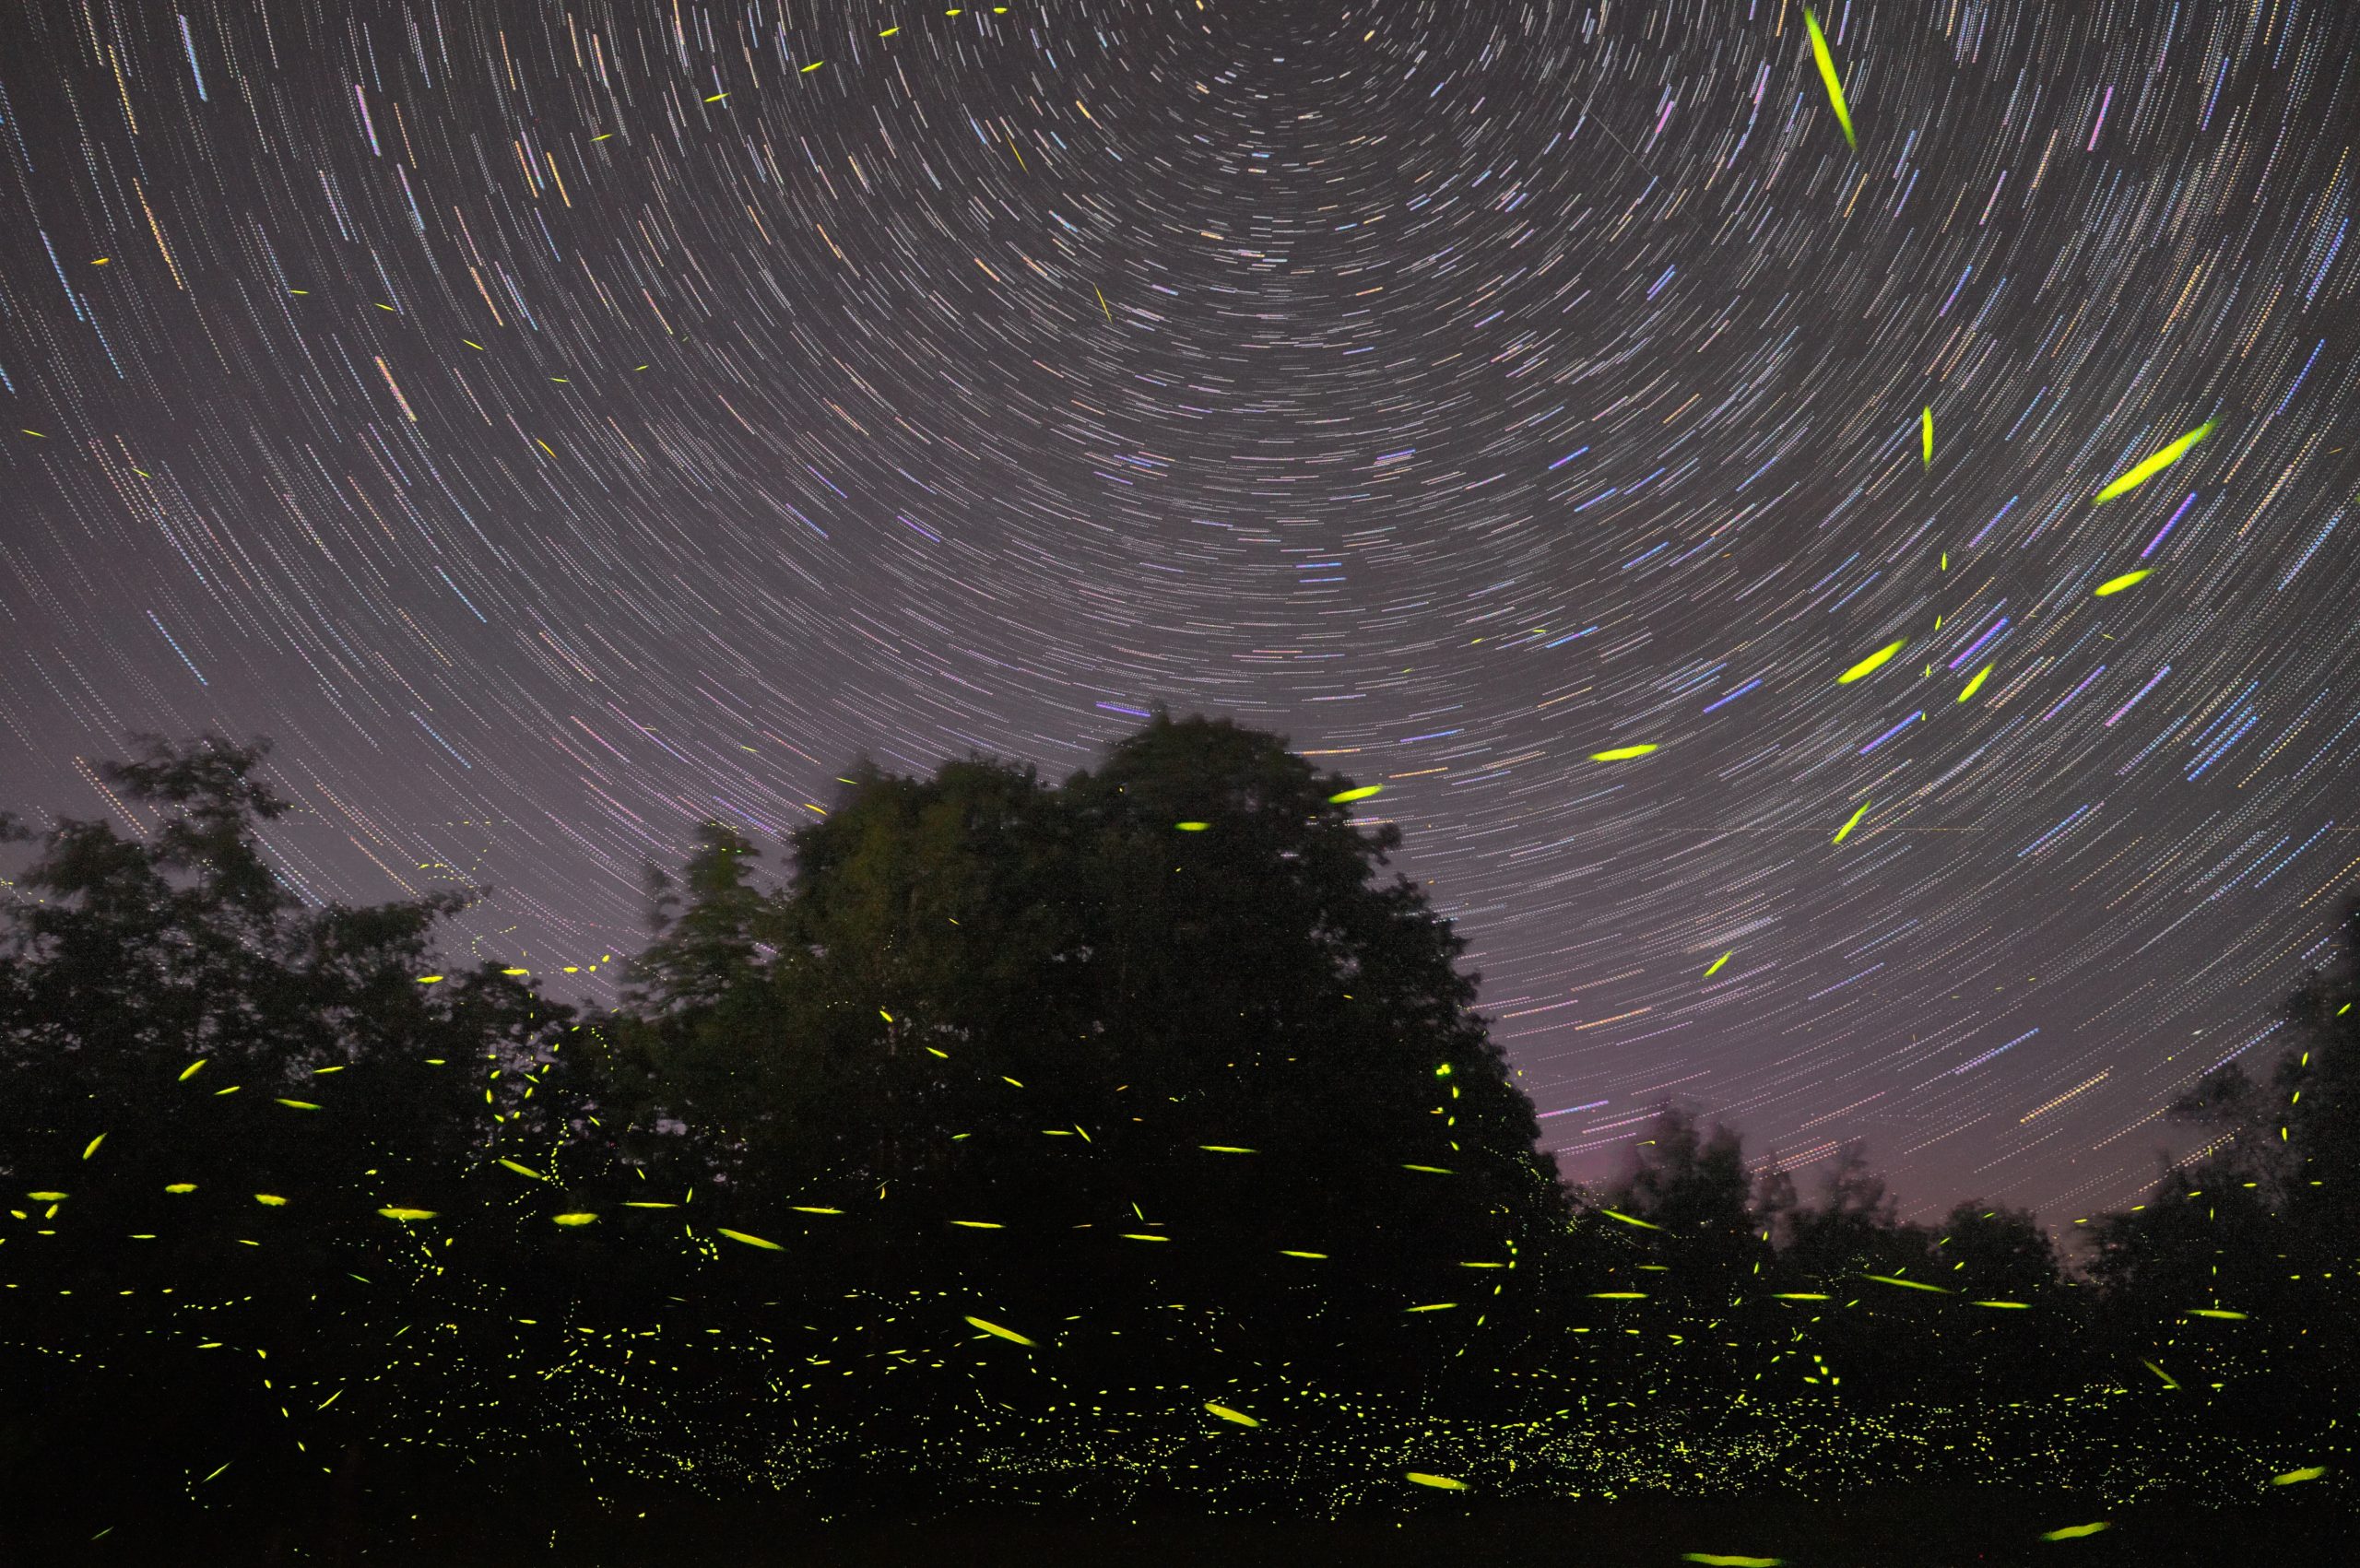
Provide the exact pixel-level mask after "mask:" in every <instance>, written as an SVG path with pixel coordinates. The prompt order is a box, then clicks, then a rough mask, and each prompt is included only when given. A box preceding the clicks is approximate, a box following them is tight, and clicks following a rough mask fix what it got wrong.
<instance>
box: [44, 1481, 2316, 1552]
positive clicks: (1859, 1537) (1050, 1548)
mask: <svg viewBox="0 0 2360 1568" xmlns="http://www.w3.org/2000/svg"><path fill="white" fill-rule="evenodd" d="M431 1501H432V1500H431V1498H419V1499H415V1500H413V1503H414V1504H415V1506H416V1507H417V1508H418V1511H419V1515H420V1517H419V1519H418V1520H417V1521H415V1522H413V1521H411V1520H408V1519H406V1518H401V1517H399V1516H398V1511H396V1512H395V1513H387V1512H386V1511H384V1510H383V1509H372V1510H370V1512H371V1513H372V1514H377V1515H380V1516H379V1517H375V1518H368V1519H363V1518H356V1517H353V1516H350V1515H348V1516H347V1517H346V1518H345V1519H343V1520H330V1519H326V1518H313V1519H306V1518H301V1517H288V1516H284V1515H281V1516H278V1517H275V1518H274V1517H270V1516H267V1515H265V1514H256V1513H254V1512H252V1511H250V1510H241V1511H240V1512H241V1516H240V1517H238V1518H235V1519H228V1518H217V1519H213V1520H207V1519H206V1518H205V1517H204V1516H203V1515H197V1514H195V1512H194V1511H190V1512H187V1513H183V1514H179V1515H171V1514H163V1515H153V1516H150V1517H148V1518H146V1519H136V1518H135V1519H126V1520H124V1522H123V1523H121V1524H119V1525H117V1527H115V1528H114V1529H113V1530H112V1532H111V1533H110V1534H108V1535H107V1536H106V1537H104V1538H102V1539H99V1540H96V1541H92V1540H89V1539H88V1537H87V1536H84V1535H83V1534H81V1532H80V1530H79V1528H78V1527H76V1528H75V1529H74V1530H73V1532H72V1534H71V1535H70V1536H68V1535H65V1534H62V1533H58V1532H54V1531H50V1530H43V1531H42V1532H41V1536H40V1537H39V1538H38V1539H35V1538H30V1537H28V1536H27V1535H25V1534H23V1533H21V1527H23V1526H25V1524H26V1523H27V1521H26V1520H24V1519H23V1518H22V1517H21V1516H19V1517H18V1519H17V1520H14V1521H11V1524H13V1525H14V1526H16V1527H18V1529H19V1533H16V1534H15V1535H14V1538H13V1539H12V1536H11V1532H10V1531H9V1530H7V1529H6V1528H0V1561H6V1562H8V1563H10V1564H12V1565H16V1564H24V1565H27V1568H30V1565H33V1564H40V1565H42V1568H46V1565H47V1564H50V1563H59V1564H65V1563H83V1562H89V1563H101V1562H122V1563H134V1562H136V1563H139V1564H141V1568H148V1565H151V1564H154V1563H158V1562H171V1563H223V1564H230V1563H255V1564H265V1563H290V1564H291V1563H324V1564H361V1563H371V1564H375V1563H384V1564H389V1565H400V1568H428V1565H432V1568H495V1565H497V1568H513V1565H518V1564H525V1563H531V1562H544V1563H548V1564H550V1565H551V1568H655V1565H658V1564H661V1565H663V1568H689V1565H694V1568H741V1565H742V1568H756V1565H764V1568H770V1565H776V1568H806V1565H808V1568H854V1565H860V1568H869V1565H878V1568H883V1565H888V1564H891V1565H896V1568H898V1565H902V1564H913V1565H915V1564H926V1565H933V1564H944V1565H948V1568H994V1565H997V1564H1019V1563H1021V1564H1025V1565H1027V1568H1033V1565H1039V1564H1066V1563H1075V1564H1091V1563H1107V1564H1120V1565H1126V1568H1127V1565H1133V1564H1136V1565H1138V1568H1179V1565H1182V1564H1189V1565H1194V1564H1206V1565H1214V1564H1218V1565H1220V1568H1265V1565H1268V1568H1320V1565H1324V1564H1331V1563H1332V1564H1338V1565H1339V1568H1343V1565H1349V1568H1396V1565H1400V1568H1408V1565H1410V1564H1417V1565H1419V1568H1430V1565H1437V1564H1443V1565H1447V1564H1456V1563H1476V1564H1481V1565H1482V1568H1528V1565H1529V1568H1540V1565H1541V1564H1547V1565H1549V1568H1680V1565H1681V1564H1683V1563H1684V1562H1687V1561H1688V1560H1687V1559H1686V1558H1685V1557H1684V1555H1683V1554H1685V1553H1688V1552H1707V1553H1716V1554H1725V1555H1729V1556H1740V1557H1750V1558H1757V1559H1759V1558H1777V1559H1783V1560H1784V1561H1785V1562H1788V1563H1789V1564H1791V1565H1792V1568H1953V1565H1958V1568H1965V1565H1969V1564H1974V1565H1988V1568H2005V1565H2008V1564H2014V1563H2027V1564H2059V1565H2066V1564H2071V1565H2077V1568H2114V1565H2127V1564H2132V1563H2137V1564H2141V1565H2142V1568H2171V1565H2177V1564H2200V1563H2201V1564H2222V1565H2224V1568H2247V1565H2254V1568H2260V1565H2262V1564H2268V1565H2270V1568H2343V1565H2346V1564H2360V1534H2355V1533H2354V1530H2353V1528H2352V1526H2353V1520H2352V1518H2351V1516H2350V1515H2347V1514H2345V1513H2343V1512H2342V1510H2341V1508H2340V1506H2339V1503H2340V1497H2339V1496H2337V1495H2334V1494H2331V1493H2330V1492H2329V1491H2327V1489H2324V1488H2321V1489H2318V1490H2317V1491H2315V1492H2313V1493H2312V1494H2311V1495H2307V1496H2302V1495H2296V1494H2295V1493H2294V1492H2293V1491H2290V1492H2288V1493H2287V1494H2285V1495H2283V1496H2273V1497H2271V1498H2268V1499H2265V1500H2263V1501H2262V1502H2260V1503H2248V1504H2246V1505H2243V1506H2224V1507H2220V1508H2200V1507H2197V1506H2194V1505H2193V1504H2190V1503H2168V1504H2154V1505H2149V1506H2144V1507H2128V1508H2119V1509H2108V1508H2106V1506H2104V1505H2103V1504H2102V1503H2094V1502H2091V1501H2088V1500H2086V1499H2077V1498H2074V1497H2072V1496H2071V1495H2070V1494H2064V1493H2058V1494H2050V1495H2035V1494H2030V1493H2023V1492H2001V1491H1976V1490H1972V1489H1958V1490H1949V1491H1942V1490H1935V1489H1929V1488H1924V1487H1913V1488H1908V1489H1906V1490H1905V1489H1898V1488H1896V1489H1894V1490H1893V1491H1882V1492H1880V1491H1868V1492H1863V1493H1860V1494H1858V1495H1856V1496H1855V1497H1853V1498H1851V1499H1850V1500H1848V1501H1842V1502H1837V1503H1801V1502H1798V1501H1796V1500H1794V1499H1791V1498H1771V1499H1762V1500H1754V1501H1748V1500H1743V1499H1694V1498H1688V1499H1676V1498H1675V1499H1652V1498H1634V1499H1629V1500H1625V1501H1622V1502H1618V1503H1575V1502H1560V1503H1546V1502H1531V1503H1518V1502H1510V1501H1501V1500H1496V1499H1493V1500H1486V1499H1482V1498H1467V1497H1459V1496H1455V1495H1450V1494H1444V1493H1434V1494H1432V1495H1431V1496H1418V1497H1413V1498H1410V1499H1406V1500H1405V1503H1406V1505H1405V1506H1401V1507H1398V1508H1393V1509H1376V1508H1371V1509H1369V1510H1366V1511H1363V1512H1362V1513H1360V1514H1357V1515H1348V1516H1346V1517H1344V1518H1342V1519H1339V1520H1337V1521H1334V1522H1313V1521H1286V1520H1283V1519H1278V1518H1263V1519H1253V1520H1241V1519H1219V1518H1207V1517H1205V1516H1203V1515H1201V1514H1200V1513H1197V1514H1192V1513H1186V1512H1181V1511H1177V1510H1174V1509H1173V1508H1170V1507H1166V1508H1163V1509H1161V1510H1149V1509H1144V1508H1143V1509H1140V1510H1139V1511H1137V1514H1136V1517H1135V1518H1129V1519H1126V1518H1108V1519H1085V1518H1079V1517H1074V1516H1071V1515H1059V1514H1057V1513H1056V1512H1054V1511H1053V1510H1051V1509H1049V1508H1032V1507H1019V1506H1007V1505H999V1506H981V1505H973V1506H968V1507H963V1508H958V1509H954V1510H952V1511H950V1512H949V1513H946V1514H943V1515H938V1516H937V1517H934V1518H931V1519H927V1520H925V1521H922V1522H914V1521H911V1520H907V1519H893V1518H890V1517H888V1516H886V1515H882V1514H880V1513H877V1512H874V1511H871V1512H867V1513H865V1514H863V1515H856V1516H851V1517H846V1516H842V1515H838V1516H834V1517H832V1518H829V1519H826V1520H822V1518H821V1517H820V1515H819V1513H818V1511H817V1510H815V1509H812V1508H810V1507H808V1506H806V1505H797V1504H793V1503H775V1502H773V1503H763V1504H759V1505H758V1504H754V1503H743V1504H730V1503H710V1502H702V1501H699V1500H695V1499H693V1498H689V1497H686V1496H683V1495H681V1494H678V1493H665V1494H658V1495H654V1496H650V1497H648V1498H644V1499H633V1500H632V1501H631V1502H629V1503H617V1504H616V1505H615V1506H614V1507H613V1508H611V1509H608V1510H598V1509H596V1508H593V1507H588V1506H583V1507H573V1506H568V1507H565V1508H562V1509H560V1510H546V1509H542V1510H537V1508H536V1506H535V1503H534V1501H533V1499H532V1498H531V1497H530V1496H528V1495H526V1496H518V1497H516V1498H514V1499H512V1500H510V1501H508V1502H507V1503H501V1504H499V1505H497V1506H493V1507H479V1506H470V1507H465V1508H462V1509H458V1510H453V1511H449V1512H444V1513H442V1514H439V1515H438V1514H437V1513H435V1512H432V1511H431V1509H430V1504H431ZM405 1506H406V1507H407V1506H408V1505H405ZM643 1509H644V1513H642V1510H643ZM2101 1518H2110V1519H2111V1520H2112V1521H2113V1524H2112V1527H2110V1528H2109V1529H2107V1530H2105V1531H2103V1532H2100V1533H2098V1534H2096V1535H2093V1536H2087V1537H2083V1538H2080V1539H2071V1540H2064V1541H2057V1542H2047V1541H2043V1540H2041V1539H2039V1537H2040V1534H2041V1532H2043V1531H2045V1530H2049V1529H2054V1528H2056V1527H2059V1526H2063V1525H2079V1524H2086V1523H2089V1522H2092V1521H2094V1520H2096V1519H2101Z"/></svg>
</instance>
